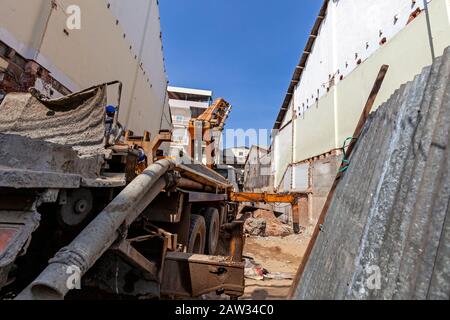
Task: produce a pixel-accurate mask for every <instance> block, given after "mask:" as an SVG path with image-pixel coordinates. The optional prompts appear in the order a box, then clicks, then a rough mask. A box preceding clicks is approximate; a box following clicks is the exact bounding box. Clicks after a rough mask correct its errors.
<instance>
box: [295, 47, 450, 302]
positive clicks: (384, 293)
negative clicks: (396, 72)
mask: <svg viewBox="0 0 450 320" xmlns="http://www.w3.org/2000/svg"><path fill="white" fill-rule="evenodd" d="M449 132H450V48H448V49H447V50H446V51H445V53H444V56H443V57H441V58H439V59H437V60H436V61H435V63H434V64H433V66H432V67H428V68H426V69H424V71H423V72H422V74H420V75H418V76H417V77H416V78H415V79H414V80H413V81H412V82H410V83H407V84H405V85H403V86H402V87H401V88H400V89H399V90H397V91H396V92H395V93H394V94H393V96H392V97H391V98H390V100H389V101H388V102H387V103H385V104H384V105H383V106H382V107H381V108H380V109H379V110H378V111H377V112H376V113H374V114H372V115H371V117H370V118H369V120H368V122H367V123H366V126H365V128H364V130H363V133H362V135H361V137H360V140H359V141H358V143H357V147H356V149H355V151H354V153H353V155H352V158H351V165H350V169H349V170H348V172H347V173H346V174H345V176H344V178H343V180H341V182H340V184H339V186H338V188H337V190H336V192H335V195H334V199H333V201H332V204H331V207H330V210H329V212H328V215H327V218H326V221H325V223H324V226H323V231H322V232H321V234H320V235H319V238H318V239H317V242H316V245H315V247H314V249H313V252H312V255H311V257H310V259H309V261H308V263H307V265H306V268H305V271H304V273H303V276H302V278H301V280H300V283H299V286H298V287H297V288H296V292H295V294H294V298H297V299H449V298H450V216H449V213H450V206H449V201H450V148H449V141H450V134H449Z"/></svg>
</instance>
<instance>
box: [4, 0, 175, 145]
mask: <svg viewBox="0 0 450 320" xmlns="http://www.w3.org/2000/svg"><path fill="white" fill-rule="evenodd" d="M55 2H56V5H57V6H56V8H53V9H52V6H51V1H48V0H33V1H25V0H1V10H0V40H2V41H4V42H5V43H7V44H8V45H9V46H11V47H13V48H14V49H15V50H16V51H17V52H18V53H19V54H21V55H22V56H24V57H25V58H27V59H32V60H35V61H37V62H38V63H39V64H41V65H42V66H43V67H45V68H46V69H48V70H49V71H51V73H52V76H53V77H54V78H55V79H57V80H58V81H59V82H61V83H62V84H64V85H65V86H66V87H68V88H69V89H70V90H72V91H76V90H79V89H83V88H86V87H89V86H91V85H94V84H98V83H102V82H107V81H112V80H121V81H123V83H124V90H123V95H122V98H123V99H122V108H121V111H120V121H121V122H122V123H123V124H124V125H125V126H126V127H127V128H128V129H131V130H133V131H135V132H136V133H137V134H139V132H140V133H141V134H142V132H143V131H144V130H147V131H150V132H151V133H152V136H155V135H156V134H157V133H158V131H159V130H160V128H161V127H162V128H165V129H168V128H170V126H171V124H170V116H169V114H170V113H169V108H168V104H167V97H166V89H165V88H166V85H167V79H166V76H165V71H164V61H163V53H162V43H161V39H160V22H159V10H158V4H157V0H138V1H135V0H133V1H120V0H112V1H105V0H96V1H92V0H56V1H55ZM108 3H111V8H109V9H108V7H107V4H108ZM73 4H75V5H78V6H79V7H80V8H81V30H67V24H66V22H67V18H68V15H67V14H66V9H67V7H68V6H70V5H73ZM147 18H148V19H147ZM116 20H119V23H118V24H116ZM64 29H66V31H68V34H65V33H64ZM144 30H145V32H143V31H144ZM124 34H125V35H126V36H125V38H124V37H123V35H124ZM130 46H131V49H130ZM141 64H142V65H141Z"/></svg>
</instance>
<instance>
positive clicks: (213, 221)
mask: <svg viewBox="0 0 450 320" xmlns="http://www.w3.org/2000/svg"><path fill="white" fill-rule="evenodd" d="M205 222H206V253H207V254H209V255H215V254H216V252H217V246H218V244H219V234H220V215H219V210H217V209H216V208H208V209H207V210H206V212H205Z"/></svg>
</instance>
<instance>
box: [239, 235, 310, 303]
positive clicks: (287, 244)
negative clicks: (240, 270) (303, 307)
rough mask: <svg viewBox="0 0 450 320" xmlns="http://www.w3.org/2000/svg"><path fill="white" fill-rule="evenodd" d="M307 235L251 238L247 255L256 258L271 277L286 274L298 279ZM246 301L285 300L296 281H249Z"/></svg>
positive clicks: (245, 296) (246, 247) (246, 251)
mask: <svg viewBox="0 0 450 320" xmlns="http://www.w3.org/2000/svg"><path fill="white" fill-rule="evenodd" d="M308 241H309V238H308V237H306V236H305V235H303V234H299V235H290V236H287V237H248V238H246V239H245V249H244V255H245V256H246V257H249V258H253V259H254V260H255V261H256V262H257V263H259V264H261V265H262V267H264V268H265V269H267V271H269V272H270V273H271V274H274V273H283V274H290V275H292V277H294V276H295V274H296V272H297V269H298V266H299V264H300V261H301V259H302V257H303V254H304V252H305V250H306V247H307V245H308ZM245 284H246V290H245V295H244V296H243V297H242V299H243V300H283V299H286V298H287V296H288V294H289V289H290V287H291V284H292V280H272V279H264V280H253V279H248V278H247V279H245Z"/></svg>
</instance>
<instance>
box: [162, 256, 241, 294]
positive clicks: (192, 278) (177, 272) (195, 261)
mask: <svg viewBox="0 0 450 320" xmlns="http://www.w3.org/2000/svg"><path fill="white" fill-rule="evenodd" d="M164 269H165V270H164V280H163V283H162V287H161V293H162V294H163V295H166V296H176V297H199V296H201V295H203V294H207V293H211V292H214V291H218V292H219V293H225V294H227V295H230V296H235V297H239V296H242V294H243V293H244V288H245V286H244V263H243V262H234V261H232V258H231V257H213V256H203V255H196V254H189V253H180V252H173V253H168V254H167V257H166V262H165V268H164Z"/></svg>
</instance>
